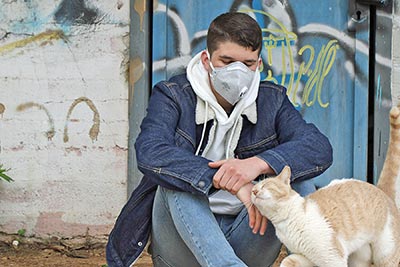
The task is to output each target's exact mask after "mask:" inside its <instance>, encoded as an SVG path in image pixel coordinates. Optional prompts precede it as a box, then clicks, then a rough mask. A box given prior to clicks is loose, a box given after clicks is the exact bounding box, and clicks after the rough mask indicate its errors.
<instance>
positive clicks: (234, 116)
mask: <svg viewBox="0 0 400 267" xmlns="http://www.w3.org/2000/svg"><path fill="white" fill-rule="evenodd" d="M201 53H202V52H200V53H198V54H197V55H196V56H195V57H194V58H193V59H192V60H191V61H190V62H189V65H188V67H187V78H188V80H189V82H190V84H191V85H192V88H193V90H194V92H195V93H196V95H197V100H198V101H197V106H196V123H197V124H201V123H204V125H205V124H206V123H207V121H209V120H211V119H213V120H214V127H213V128H212V129H211V130H210V133H209V134H210V136H209V143H208V144H207V146H206V148H205V150H204V152H203V154H202V155H203V156H204V157H206V158H208V159H210V160H220V159H225V158H230V157H232V156H233V150H234V149H235V148H236V145H237V142H238V140H239V136H240V131H241V128H242V117H241V115H242V114H243V115H246V117H247V118H248V119H249V121H250V122H252V123H256V122H257V110H256V102H255V100H256V99H257V95H258V88H259V83H260V73H259V71H258V69H257V70H256V71H255V75H254V79H253V81H252V84H251V86H250V88H249V90H248V92H247V93H246V94H245V95H244V96H243V98H242V99H240V100H239V102H237V103H236V105H235V106H234V108H233V110H232V113H231V114H230V115H229V116H228V115H227V113H226V112H225V110H224V109H223V108H222V106H221V105H220V104H219V103H218V102H217V99H216V97H215V96H214V94H213V92H212V90H211V86H210V81H209V74H208V72H207V70H206V69H205V68H204V66H203V64H202V62H201ZM204 133H205V131H204V129H203V134H202V138H201V140H203V138H204ZM201 143H202V141H201V142H200V145H199V147H200V146H201ZM197 152H198V151H197Z"/></svg>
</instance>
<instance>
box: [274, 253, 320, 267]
mask: <svg viewBox="0 0 400 267" xmlns="http://www.w3.org/2000/svg"><path fill="white" fill-rule="evenodd" d="M313 266H315V265H314V264H313V263H312V262H311V261H310V260H308V259H307V258H306V257H304V256H303V255H300V254H290V255H289V256H287V257H286V258H284V259H283V261H282V262H281V265H280V267H313Z"/></svg>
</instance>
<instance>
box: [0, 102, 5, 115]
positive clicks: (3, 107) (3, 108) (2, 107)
mask: <svg viewBox="0 0 400 267" xmlns="http://www.w3.org/2000/svg"><path fill="white" fill-rule="evenodd" d="M5 110H6V106H4V104H2V103H0V115H1V117H2V118H3V114H4V111H5Z"/></svg>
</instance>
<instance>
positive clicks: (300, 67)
mask: <svg viewBox="0 0 400 267" xmlns="http://www.w3.org/2000/svg"><path fill="white" fill-rule="evenodd" d="M172 2H173V3H175V4H173V3H170V2H167V3H168V4H161V3H157V6H155V7H154V12H156V13H159V14H160V13H163V14H165V16H166V17H167V20H166V21H167V27H171V28H172V29H171V30H170V32H171V33H172V36H167V37H165V38H167V40H165V42H157V41H156V42H155V43H156V45H155V47H156V49H157V43H160V45H161V44H165V43H168V44H173V46H174V47H173V48H167V49H169V50H168V51H174V52H175V54H174V53H172V54H170V52H167V53H168V54H167V55H162V54H161V56H157V53H155V55H156V56H154V54H153V62H152V63H153V77H156V79H155V80H154V81H153V82H157V81H158V79H159V78H158V77H160V78H163V77H165V78H168V77H170V76H172V75H174V74H176V73H179V72H182V71H184V69H185V67H186V65H187V63H188V62H189V60H190V58H191V56H192V54H193V53H194V52H196V51H197V50H198V49H196V50H195V51H194V50H193V49H194V48H195V46H196V45H197V44H201V43H205V38H206V34H207V31H206V30H203V29H201V27H208V25H205V24H204V25H203V26H200V25H197V26H193V25H192V24H190V23H188V24H187V23H185V22H186V15H185V14H184V12H183V11H184V10H185V8H183V7H181V6H180V5H179V4H178V3H177V2H174V1H172ZM296 5H297V3H296V2H291V3H289V1H280V0H269V1H240V0H239V1H232V4H231V6H230V7H228V9H229V10H230V11H240V12H246V13H248V14H249V15H250V16H252V17H253V18H255V19H256V20H257V21H258V22H259V24H260V26H261V27H262V31H263V51H262V54H261V56H262V59H263V66H262V68H261V71H262V73H261V74H262V78H263V80H267V81H271V82H274V83H277V84H281V85H283V86H285V87H286V88H287V89H288V96H289V98H290V100H291V101H292V103H293V104H294V105H295V106H297V107H311V106H314V105H318V106H320V107H322V108H327V107H328V106H329V104H330V99H329V97H328V96H330V95H332V93H331V92H328V90H331V88H330V87H329V86H326V84H324V82H326V80H327V79H329V78H332V77H335V75H337V74H333V75H334V76H331V75H332V71H333V70H334V68H336V67H337V66H338V65H337V64H341V63H337V59H338V52H339V50H340V51H341V54H340V56H341V58H340V60H341V61H344V62H343V64H342V65H341V66H344V68H345V69H346V70H347V75H348V76H349V77H348V78H349V79H354V75H358V77H357V78H358V79H359V80H360V81H362V82H363V83H365V81H366V79H365V78H364V76H365V75H368V74H367V73H366V71H368V70H366V69H365V66H364V65H360V66H357V65H354V64H357V63H355V61H354V54H355V53H356V52H359V53H362V54H364V55H365V56H366V57H368V54H369V46H368V44H366V43H364V42H363V41H361V40H358V39H356V38H355V37H354V35H349V34H347V33H346V30H343V29H337V28H335V27H334V26H332V25H329V21H330V20H328V19H327V20H326V21H327V24H324V23H315V22H313V21H312V20H311V21H310V20H309V22H308V23H307V19H306V20H305V21H306V23H303V24H302V23H301V22H298V21H296V16H295V15H296V13H297V12H296V13H295V12H294V11H295V9H294V8H295V7H293V6H296ZM326 5H328V6H329V5H330V4H329V3H326V4H322V3H321V5H320V6H321V7H325V6H326ZM199 6H202V5H200V4H199ZM221 6H223V5H222V4H221ZM221 6H220V7H221ZM224 6H227V5H224ZM225 10H226V9H225ZM329 10H332V7H330V9H329ZM272 14H273V15H272ZM300 14H301V13H300ZM211 19H212V18H210V20H211ZM162 21H164V19H163V20H162ZM161 26H162V27H164V25H161ZM199 28H200V29H199ZM192 29H194V31H192V32H191V30H192ZM190 36H191V37H190ZM308 37H311V38H312V39H313V40H311V39H310V40H311V42H310V43H303V40H305V39H307V38H308ZM316 37H317V38H316ZM161 38H163V37H161ZM315 40H318V41H315ZM167 47H169V45H167ZM161 50H164V51H165V48H163V47H162V48H161ZM343 55H344V56H347V57H348V59H347V61H346V59H343ZM376 62H377V64H379V65H380V66H383V67H387V68H390V67H391V60H390V58H388V57H385V56H383V55H381V54H379V53H377V54H376ZM354 70H356V71H354ZM336 71H337V69H335V72H336ZM162 73H164V74H162ZM351 75H353V77H351ZM366 85H367V84H366ZM323 90H325V91H326V92H323ZM324 97H325V99H324Z"/></svg>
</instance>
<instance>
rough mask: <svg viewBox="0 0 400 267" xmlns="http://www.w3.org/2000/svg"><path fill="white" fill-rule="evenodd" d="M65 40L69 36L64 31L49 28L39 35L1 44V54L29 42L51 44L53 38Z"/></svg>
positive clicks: (42, 44) (43, 44)
mask: <svg viewBox="0 0 400 267" xmlns="http://www.w3.org/2000/svg"><path fill="white" fill-rule="evenodd" d="M60 39H62V40H64V41H65V42H66V41H67V40H68V39H67V37H66V36H65V35H64V32H63V31H61V30H49V31H45V32H42V33H39V34H37V35H34V36H31V37H28V38H25V39H22V40H18V41H15V42H12V43H9V44H6V45H3V46H0V55H1V54H4V53H7V52H10V51H12V50H14V49H16V48H21V47H25V46H27V45H28V44H31V43H35V42H41V43H40V45H41V46H45V45H47V44H50V43H51V41H52V40H60Z"/></svg>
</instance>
